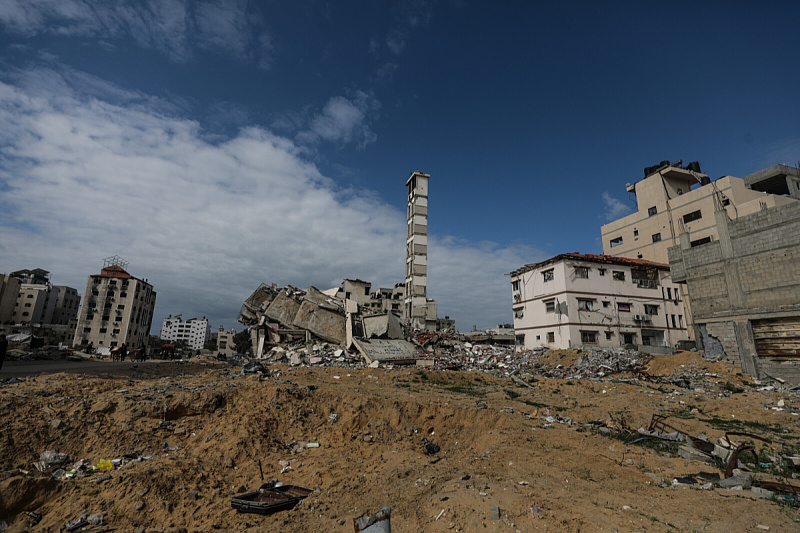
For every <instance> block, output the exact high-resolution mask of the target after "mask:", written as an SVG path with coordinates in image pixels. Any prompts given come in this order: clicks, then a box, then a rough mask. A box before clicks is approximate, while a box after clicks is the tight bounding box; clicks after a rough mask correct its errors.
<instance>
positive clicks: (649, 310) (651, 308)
mask: <svg viewBox="0 0 800 533" xmlns="http://www.w3.org/2000/svg"><path fill="white" fill-rule="evenodd" d="M644 314H646V315H657V314H658V306H657V305H647V304H645V306H644Z"/></svg>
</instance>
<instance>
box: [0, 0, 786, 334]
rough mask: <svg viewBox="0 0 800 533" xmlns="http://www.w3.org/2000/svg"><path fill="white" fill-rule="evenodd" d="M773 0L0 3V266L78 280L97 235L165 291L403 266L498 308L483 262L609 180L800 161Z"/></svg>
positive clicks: (592, 205)
mask: <svg viewBox="0 0 800 533" xmlns="http://www.w3.org/2000/svg"><path fill="white" fill-rule="evenodd" d="M798 20H800V4H798V3H797V2H769V3H765V4H763V5H755V3H752V2H669V3H666V2H665V3H655V2H617V3H601V2H560V3H547V4H545V3H539V2H466V1H442V2H432V1H431V2H429V1H398V2H388V1H385V2H384V1H376V2H347V1H342V2H330V3H326V2H317V1H307V2H303V1H299V2H278V1H264V2H246V1H240V2H235V1H213V0H212V1H179V0H172V1H169V0H163V1H153V2H149V1H136V2H123V1H120V2H99V1H98V2H89V1H82V0H39V1H28V2H21V1H15V0H0V50H2V52H1V53H0V123H2V124H4V126H3V127H2V128H0V270H3V271H6V272H10V271H13V270H17V269H22V268H37V267H38V268H44V269H46V270H49V271H51V272H52V277H53V281H54V282H55V283H58V284H65V285H70V286H73V287H76V288H78V290H79V291H81V292H83V289H84V286H85V283H86V276H87V275H89V274H93V273H97V272H99V269H100V268H101V267H102V260H103V258H104V257H107V256H111V255H115V254H118V255H120V256H122V257H124V258H125V259H127V260H128V261H129V262H130V266H129V270H130V271H131V273H132V274H133V275H135V276H137V277H141V278H148V279H149V281H150V282H152V283H153V285H154V286H155V289H156V290H157V292H158V300H157V305H156V318H155V320H154V327H153V333H157V332H158V330H159V329H160V323H161V320H162V318H163V317H164V316H166V315H167V314H176V313H181V314H183V316H184V317H189V316H207V317H209V319H210V320H211V322H212V324H213V325H214V326H215V327H216V326H217V325H225V326H226V327H231V326H236V325H237V324H236V323H235V318H236V316H237V314H238V310H239V307H240V305H241V302H242V301H243V300H244V299H245V298H246V297H247V296H248V295H249V294H250V292H252V290H254V289H255V288H256V287H257V286H258V284H259V283H261V282H267V283H271V282H275V283H278V284H280V285H284V284H292V285H295V286H299V287H306V286H309V285H315V286H317V287H319V288H322V289H325V288H329V287H333V286H337V285H339V283H340V282H341V280H342V279H343V278H361V279H366V280H370V281H372V282H373V287H377V286H392V285H393V284H394V283H396V282H400V281H402V276H403V261H404V257H403V254H404V235H405V180H406V178H407V177H408V176H409V174H410V173H411V171H413V170H415V169H419V170H422V171H423V172H426V173H429V174H431V185H430V219H429V229H430V234H431V245H430V249H429V265H430V266H429V289H428V292H429V296H430V297H432V298H434V299H436V300H437V301H438V302H439V310H440V315H442V316H444V315H449V316H451V317H453V318H455V319H456V325H457V327H458V328H459V329H461V330H468V329H471V327H472V325H473V324H475V325H477V326H478V327H479V328H486V327H493V326H495V325H496V324H498V323H502V322H509V321H511V311H510V302H511V299H510V290H509V283H508V278H507V277H506V276H504V274H505V273H506V272H509V271H511V270H513V269H515V268H518V267H519V266H522V265H523V264H525V263H529V262H534V261H539V260H543V259H546V258H548V257H551V256H553V255H556V254H559V253H563V252H573V251H579V252H587V253H598V252H600V251H601V245H600V241H599V237H600V226H601V225H602V224H603V223H605V222H606V221H608V220H612V219H614V218H618V217H619V216H624V215H625V214H627V213H629V212H630V209H631V207H632V205H633V201H632V199H631V198H629V197H628V194H627V193H626V192H625V183H627V182H634V181H636V180H638V179H640V178H641V177H642V169H643V167H645V166H650V165H653V164H655V163H657V162H659V161H661V160H663V159H670V160H672V161H675V160H677V159H683V160H684V161H685V162H688V161H694V160H699V161H700V163H701V166H702V169H703V171H704V172H706V173H707V174H709V176H711V177H712V178H717V177H719V176H722V175H734V176H739V177H742V176H745V175H747V174H749V173H751V172H755V171H757V170H760V169H762V168H765V167H767V166H769V165H772V164H776V163H784V164H790V165H794V164H796V163H797V162H798V160H800V98H798V97H797V95H798V94H799V93H800V69H798V68H797V57H798V52H800V45H799V44H798V41H797V38H796V36H797V28H796V25H797V21H798Z"/></svg>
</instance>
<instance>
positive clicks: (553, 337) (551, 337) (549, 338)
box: [547, 331, 556, 342]
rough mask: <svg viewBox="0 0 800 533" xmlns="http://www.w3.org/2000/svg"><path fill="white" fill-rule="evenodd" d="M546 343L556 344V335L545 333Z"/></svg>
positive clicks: (551, 332)
mask: <svg viewBox="0 0 800 533" xmlns="http://www.w3.org/2000/svg"><path fill="white" fill-rule="evenodd" d="M547 342H556V334H555V332H554V331H548V332H547Z"/></svg>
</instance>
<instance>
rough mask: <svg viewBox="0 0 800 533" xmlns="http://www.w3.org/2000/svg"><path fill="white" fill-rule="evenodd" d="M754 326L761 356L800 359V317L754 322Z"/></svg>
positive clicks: (757, 346) (757, 347) (757, 348)
mask: <svg viewBox="0 0 800 533" xmlns="http://www.w3.org/2000/svg"><path fill="white" fill-rule="evenodd" d="M752 326H753V338H754V339H755V341H756V351H757V352H758V355H759V356H762V357H764V356H766V357H791V358H794V357H800V317H786V318H773V319H769V320H754V321H753V322H752Z"/></svg>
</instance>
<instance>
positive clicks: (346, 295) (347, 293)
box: [344, 292, 350, 300]
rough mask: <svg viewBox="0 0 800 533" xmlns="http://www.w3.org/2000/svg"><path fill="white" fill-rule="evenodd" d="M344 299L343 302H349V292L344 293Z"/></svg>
mask: <svg viewBox="0 0 800 533" xmlns="http://www.w3.org/2000/svg"><path fill="white" fill-rule="evenodd" d="M344 299H345V300H349V299H350V293H349V292H345V293H344Z"/></svg>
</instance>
